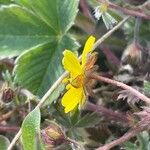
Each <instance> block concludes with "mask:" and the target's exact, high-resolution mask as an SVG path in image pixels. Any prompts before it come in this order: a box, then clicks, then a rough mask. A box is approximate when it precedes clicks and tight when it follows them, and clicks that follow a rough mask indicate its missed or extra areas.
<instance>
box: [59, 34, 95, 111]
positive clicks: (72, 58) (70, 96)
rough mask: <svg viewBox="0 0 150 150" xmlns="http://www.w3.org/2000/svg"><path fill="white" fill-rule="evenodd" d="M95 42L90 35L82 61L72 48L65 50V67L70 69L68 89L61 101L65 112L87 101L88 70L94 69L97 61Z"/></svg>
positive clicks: (63, 61)
mask: <svg viewBox="0 0 150 150" xmlns="http://www.w3.org/2000/svg"><path fill="white" fill-rule="evenodd" d="M94 42H95V38H94V37H93V36H90V37H89V38H88V40H87V42H86V43H85V46H84V50H83V53H82V61H81V63H80V60H79V59H78V57H77V56H76V55H75V54H74V53H73V52H71V51H70V50H65V51H64V53H63V55H64V58H63V60H62V63H63V66H64V69H65V70H67V71H69V74H70V77H69V79H68V82H69V84H68V85H67V86H66V89H67V90H68V91H67V92H66V93H65V94H64V96H63V98H62V101H61V103H62V105H63V106H64V107H65V113H68V112H70V111H72V110H73V109H74V108H76V107H77V106H82V105H83V104H84V103H85V99H86V93H85V84H86V80H87V77H86V72H87V71H88V70H90V69H92V67H93V66H94V63H95V59H94V58H95V55H93V54H94V53H92V50H93V45H94Z"/></svg>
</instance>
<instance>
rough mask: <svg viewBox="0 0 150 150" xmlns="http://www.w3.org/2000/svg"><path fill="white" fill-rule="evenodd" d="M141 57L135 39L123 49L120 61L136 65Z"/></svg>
mask: <svg viewBox="0 0 150 150" xmlns="http://www.w3.org/2000/svg"><path fill="white" fill-rule="evenodd" d="M141 59H142V52H141V49H140V47H139V45H138V43H136V42H135V41H133V42H132V43H131V44H130V45H128V47H127V48H126V49H125V51H124V53H123V55H122V61H123V62H127V63H129V64H131V65H137V64H138V63H139V62H140V61H141Z"/></svg>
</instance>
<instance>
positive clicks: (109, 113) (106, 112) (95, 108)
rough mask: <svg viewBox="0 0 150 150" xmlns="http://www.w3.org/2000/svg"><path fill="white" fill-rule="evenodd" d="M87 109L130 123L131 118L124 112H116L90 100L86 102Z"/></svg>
mask: <svg viewBox="0 0 150 150" xmlns="http://www.w3.org/2000/svg"><path fill="white" fill-rule="evenodd" d="M86 109H87V110H90V111H94V112H97V113H99V114H102V115H103V116H105V117H107V118H110V119H111V120H114V121H117V122H121V123H123V124H126V125H130V119H129V118H128V117H126V115H125V114H123V113H120V112H114V111H113V110H111V109H108V108H105V107H103V106H101V105H95V104H92V103H89V102H88V103H87V104H86Z"/></svg>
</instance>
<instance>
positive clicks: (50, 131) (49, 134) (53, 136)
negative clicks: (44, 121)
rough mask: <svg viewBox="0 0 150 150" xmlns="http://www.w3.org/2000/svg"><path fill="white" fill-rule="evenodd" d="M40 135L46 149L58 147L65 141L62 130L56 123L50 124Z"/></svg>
mask: <svg viewBox="0 0 150 150" xmlns="http://www.w3.org/2000/svg"><path fill="white" fill-rule="evenodd" d="M41 135H42V139H43V142H44V143H45V145H46V147H48V148H49V147H55V146H57V145H60V144H62V143H63V142H64V141H65V139H66V137H65V135H64V133H63V131H62V129H61V128H60V127H59V126H58V125H57V124H56V123H51V124H50V125H49V126H48V127H47V128H45V129H43V130H42V131H41Z"/></svg>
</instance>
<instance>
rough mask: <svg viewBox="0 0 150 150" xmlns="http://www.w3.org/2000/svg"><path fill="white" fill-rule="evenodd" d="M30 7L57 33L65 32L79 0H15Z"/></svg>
mask: <svg viewBox="0 0 150 150" xmlns="http://www.w3.org/2000/svg"><path fill="white" fill-rule="evenodd" d="M15 1H16V2H18V4H23V5H24V6H26V7H28V8H29V9H32V10H33V11H34V12H35V14H37V16H39V17H40V18H41V19H42V20H43V21H44V22H46V23H47V24H48V25H49V26H50V27H52V28H53V29H54V30H55V31H56V32H57V34H59V35H62V34H64V33H65V32H67V31H68V30H69V29H70V27H71V26H72V24H73V21H74V19H75V16H76V13H77V7H78V2H79V0H36V1H35V0H15Z"/></svg>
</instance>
